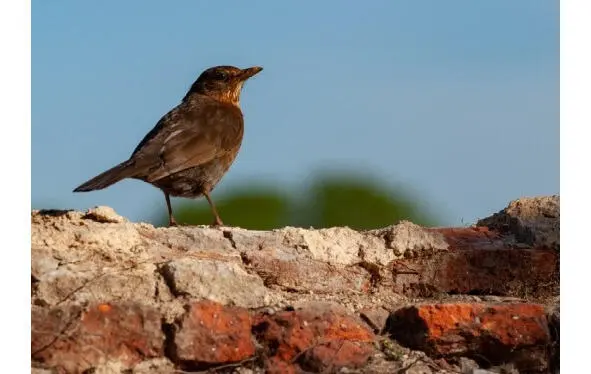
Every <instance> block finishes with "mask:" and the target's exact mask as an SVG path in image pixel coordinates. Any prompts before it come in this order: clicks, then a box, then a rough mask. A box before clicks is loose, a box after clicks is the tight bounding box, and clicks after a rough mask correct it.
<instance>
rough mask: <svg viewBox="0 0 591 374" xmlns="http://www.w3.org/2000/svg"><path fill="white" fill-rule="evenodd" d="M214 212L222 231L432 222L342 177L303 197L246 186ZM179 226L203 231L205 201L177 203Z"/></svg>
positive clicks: (378, 188) (318, 183)
mask: <svg viewBox="0 0 591 374" xmlns="http://www.w3.org/2000/svg"><path fill="white" fill-rule="evenodd" d="M213 198H214V201H215V203H216V207H217V209H218V211H219V213H220V216H221V217H222V220H223V221H224V223H225V224H226V225H229V226H238V227H243V228H247V229H256V230H268V229H273V228H279V227H284V226H298V227H315V228H324V227H333V226H349V227H351V228H354V229H372V228H378V227H383V226H388V225H391V224H394V223H396V222H398V221H400V220H410V221H412V222H415V223H417V224H421V225H426V226H432V225H434V224H435V223H436V219H435V218H434V217H433V215H432V214H429V213H427V212H424V211H422V210H421V209H420V208H419V207H418V206H419V204H418V200H417V199H416V198H413V197H411V196H410V195H408V194H407V193H405V192H403V191H400V190H399V189H391V188H387V187H386V186H384V185H383V183H379V182H377V181H375V180H373V179H371V178H366V177H361V176H351V175H346V174H338V175H329V176H320V177H318V178H316V179H315V180H313V181H312V183H311V185H310V187H309V188H307V189H306V190H305V191H301V192H300V193H297V192H291V193H290V192H286V191H284V190H279V189H278V188H276V187H275V188H274V187H272V186H261V185H254V184H245V185H242V186H239V187H236V188H235V189H233V190H232V191H231V192H230V193H227V194H225V195H219V196H215V193H214V197H213ZM173 209H174V210H173V211H174V214H175V218H176V219H177V221H178V222H180V223H185V224H195V225H204V224H210V223H212V222H213V216H212V214H211V211H210V208H209V206H208V205H207V201H205V199H203V198H200V199H198V200H197V201H191V200H187V199H176V201H175V205H174V207H173ZM165 213H166V212H165V211H162V212H159V215H158V218H157V219H156V220H154V221H155V223H156V225H158V226H165V225H166V224H167V223H168V217H167V215H166V214H165Z"/></svg>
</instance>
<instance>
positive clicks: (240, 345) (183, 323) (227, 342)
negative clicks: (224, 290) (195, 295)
mask: <svg viewBox="0 0 591 374" xmlns="http://www.w3.org/2000/svg"><path fill="white" fill-rule="evenodd" d="M250 329H251V320H250V316H249V314H248V311H246V310H245V309H242V308H236V307H225V306H223V305H221V304H219V303H215V302H212V301H200V302H195V303H193V304H191V306H190V308H189V310H188V312H187V313H186V314H185V315H184V316H183V317H182V318H181V320H180V321H179V323H178V326H176V331H175V332H174V350H173V351H174V353H173V354H174V357H175V359H178V360H181V361H182V362H184V363H189V364H191V363H194V364H202V363H206V364H224V363H228V362H236V361H241V360H244V359H247V358H249V357H251V356H252V355H254V352H255V346H254V342H253V340H252V335H251V331H250Z"/></svg>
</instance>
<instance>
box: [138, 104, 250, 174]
mask: <svg viewBox="0 0 591 374" xmlns="http://www.w3.org/2000/svg"><path fill="white" fill-rule="evenodd" d="M187 109H190V108H187V107H185V108H182V106H179V107H177V108H175V109H173V110H172V111H170V112H169V113H168V114H166V115H165V116H164V117H163V118H162V119H161V120H160V121H159V123H158V124H157V125H156V127H154V129H153V130H152V131H151V132H150V133H149V134H148V135H146V137H145V138H144V140H142V142H141V143H140V144H139V145H138V147H137V148H136V150H135V151H134V153H133V155H132V159H135V161H136V164H137V165H138V167H139V168H140V169H142V170H144V173H145V174H144V175H145V177H146V180H147V181H148V182H154V181H156V180H158V179H161V178H164V177H166V176H168V175H170V174H174V173H177V172H180V171H182V170H185V169H189V168H192V167H195V166H199V165H202V164H204V163H206V162H208V161H211V160H212V159H214V158H216V157H219V156H221V155H223V154H225V153H227V152H230V151H232V150H233V149H235V148H236V147H237V146H239V145H240V143H241V141H242V135H243V130H244V127H243V118H242V113H241V112H240V109H238V108H237V107H234V106H230V105H223V104H219V103H215V104H210V105H201V106H200V107H199V108H191V109H190V110H187Z"/></svg>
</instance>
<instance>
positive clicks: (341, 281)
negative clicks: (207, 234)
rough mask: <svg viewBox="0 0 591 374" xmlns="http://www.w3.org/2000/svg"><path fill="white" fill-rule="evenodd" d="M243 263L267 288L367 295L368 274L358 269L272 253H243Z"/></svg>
mask: <svg viewBox="0 0 591 374" xmlns="http://www.w3.org/2000/svg"><path fill="white" fill-rule="evenodd" d="M243 260H244V261H245V262H246V263H247V264H248V265H249V267H250V268H251V269H252V270H254V271H255V272H256V273H257V274H258V275H259V276H260V277H261V278H262V279H263V281H264V283H265V285H266V286H267V287H269V286H271V285H276V286H279V287H280V288H282V289H285V290H290V291H303V292H310V291H312V292H314V293H349V292H367V291H368V290H369V288H370V275H369V274H368V273H367V272H366V271H365V270H363V269H361V268H359V267H352V266H349V267H345V266H342V265H330V264H328V263H326V262H322V261H318V260H313V259H309V258H301V259H298V258H297V257H295V256H294V258H293V259H292V260H287V259H285V255H284V254H283V255H282V254H280V253H278V251H276V250H272V249H264V250H260V251H256V252H244V253H243Z"/></svg>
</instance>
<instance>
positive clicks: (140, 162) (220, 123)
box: [74, 66, 263, 226]
mask: <svg viewBox="0 0 591 374" xmlns="http://www.w3.org/2000/svg"><path fill="white" fill-rule="evenodd" d="M261 70H263V68H261V67H258V66H255V67H251V68H248V69H239V68H237V67H234V66H216V67H212V68H209V69H207V70H205V71H204V72H203V73H201V75H200V76H199V78H197V80H196V81H195V83H193V85H192V86H191V88H190V89H189V91H188V92H187V94H186V95H185V97H184V98H183V100H182V102H181V103H180V104H179V105H178V106H177V107H176V108H174V109H172V110H171V111H170V112H168V113H167V114H165V115H164V116H163V117H162V118H161V119H160V121H158V123H157V124H156V126H155V127H154V128H153V129H152V130H151V131H150V132H149V133H148V134H147V135H146V136H145V137H144V139H143V140H142V141H141V142H140V143H139V144H138V146H137V147H136V149H135V150H134V151H133V153H132V155H131V157H130V158H129V160H127V161H123V162H122V163H120V164H119V165H117V166H115V167H113V168H111V169H109V170H107V171H105V172H104V173H102V174H99V175H97V176H96V177H94V178H92V179H91V180H89V181H88V182H86V183H84V184H82V185H80V186H79V187H77V188H76V189H75V190H74V192H86V191H94V190H100V189H103V188H106V187H108V186H110V185H112V184H114V183H117V182H119V181H120V180H122V179H125V178H132V179H139V180H142V181H144V182H147V183H150V184H152V185H154V186H155V187H157V188H159V189H161V190H162V191H163V192H164V198H165V199H166V206H167V208H168V218H169V225H170V226H175V225H176V224H177V223H176V221H175V219H174V216H173V214H172V207H171V205H170V196H179V197H186V198H195V197H199V196H201V195H203V196H205V198H206V199H207V201H208V202H209V205H210V207H211V211H212V213H213V215H214V216H215V220H214V222H213V225H216V226H218V225H223V222H222V220H221V218H220V215H219V214H218V212H217V210H216V208H215V204H214V203H213V200H212V199H211V196H210V193H211V191H212V190H213V188H214V187H215V186H216V184H217V183H218V182H219V181H220V179H221V178H222V177H223V176H224V174H225V173H226V172H227V171H228V169H229V168H230V166H231V165H232V163H233V162H234V159H235V158H236V155H237V154H238V151H239V150H240V145H241V144H242V136H243V134H244V118H243V116H242V111H241V110H240V92H241V90H242V86H243V85H244V82H245V81H246V80H247V79H248V78H250V77H252V76H253V75H255V74H257V73H258V72H260V71H261Z"/></svg>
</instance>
